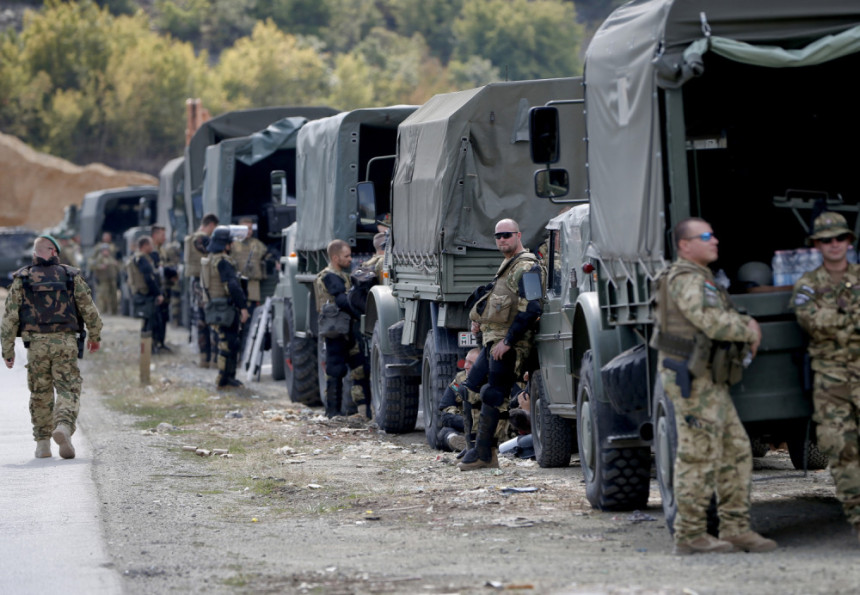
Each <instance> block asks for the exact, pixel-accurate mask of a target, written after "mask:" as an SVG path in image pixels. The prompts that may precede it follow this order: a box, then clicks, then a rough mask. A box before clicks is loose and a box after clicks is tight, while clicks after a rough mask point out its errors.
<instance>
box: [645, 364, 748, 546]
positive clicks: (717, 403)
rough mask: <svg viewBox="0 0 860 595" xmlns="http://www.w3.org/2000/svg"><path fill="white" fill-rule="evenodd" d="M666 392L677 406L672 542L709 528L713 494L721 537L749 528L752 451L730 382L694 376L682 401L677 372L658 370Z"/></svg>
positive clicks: (691, 538) (691, 537) (698, 535)
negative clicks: (676, 450) (686, 396)
mask: <svg viewBox="0 0 860 595" xmlns="http://www.w3.org/2000/svg"><path fill="white" fill-rule="evenodd" d="M660 378H661V380H662V382H663V389H664V390H665V391H666V396H667V397H669V400H670V401H671V402H672V404H673V405H674V406H675V426H676V428H677V432H678V452H677V455H676V457H675V472H674V490H675V502H677V506H678V512H677V515H676V516H675V542H676V543H680V542H684V541H691V540H693V539H696V538H697V537H700V536H702V535H704V534H705V532H706V531H707V515H708V507H709V506H710V503H711V497H712V496H713V495H714V494H716V496H717V511H718V513H719V517H720V534H721V535H738V534H739V533H743V532H745V531H748V530H749V528H750V485H751V480H752V450H751V447H750V440H749V436H747V433H746V430H744V427H743V424H741V420H740V418H739V417H738V413H737V411H736V410H735V406H734V403H732V398H731V396H730V395H729V389H728V386H726V385H725V384H723V385H715V384H714V383H713V382H712V381H711V379H710V377H702V378H695V379H694V380H693V385H692V390H691V395H690V397H689V398H687V399H685V398H683V397H682V396H681V389H680V388H679V387H678V385H677V384H676V382H675V372H673V371H671V370H667V369H665V368H662V367H661V368H660Z"/></svg>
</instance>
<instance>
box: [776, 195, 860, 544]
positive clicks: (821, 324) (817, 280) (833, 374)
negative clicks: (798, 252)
mask: <svg viewBox="0 0 860 595" xmlns="http://www.w3.org/2000/svg"><path fill="white" fill-rule="evenodd" d="M809 239H810V240H811V241H812V242H813V243H814V245H815V247H816V248H818V250H819V251H820V252H821V258H822V264H821V266H819V267H818V268H817V269H815V270H814V271H811V272H808V273H805V274H804V275H803V276H802V277H801V278H800V279H799V280H798V281H797V283H795V284H794V295H793V297H792V304H793V305H794V310H795V312H796V314H797V321H798V322H799V323H800V325H801V326H802V327H803V328H804V330H806V332H807V333H809V339H810V341H809V355H810V357H811V358H812V370H813V371H814V372H815V379H814V383H813V393H812V400H813V403H814V405H815V413H814V415H813V419H814V420H815V422H816V423H817V424H818V428H817V436H818V446H819V448H820V449H821V450H822V451H823V452H824V453H826V454H827V456H828V458H829V463H830V474H831V475H832V476H833V482H834V483H835V484H836V497H837V498H838V499H839V501H840V502H841V503H842V509H843V510H844V511H845V516H846V517H848V522H849V523H851V524H852V525H853V526H854V529H855V530H856V531H857V533H858V536H860V441H858V427H860V367H858V363H860V358H858V356H857V354H858V353H860V333H858V331H857V329H858V328H860V326H858V325H860V294H858V291H857V289H858V288H860V265H857V264H849V263H848V259H847V257H846V255H847V253H848V248H849V247H850V246H851V243H852V242H854V240H855V237H854V233H853V232H852V231H851V230H850V229H849V228H848V224H847V222H846V221H845V218H844V217H843V216H842V215H840V214H838V213H830V212H825V213H822V214H821V215H819V216H818V217H817V218H816V219H815V221H814V222H813V225H812V234H811V235H810V236H809Z"/></svg>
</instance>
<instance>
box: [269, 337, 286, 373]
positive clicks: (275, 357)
mask: <svg viewBox="0 0 860 595" xmlns="http://www.w3.org/2000/svg"><path fill="white" fill-rule="evenodd" d="M271 351H272V380H283V379H284V348H283V347H281V346H280V345H279V344H278V341H277V339H275V337H272V350H271Z"/></svg>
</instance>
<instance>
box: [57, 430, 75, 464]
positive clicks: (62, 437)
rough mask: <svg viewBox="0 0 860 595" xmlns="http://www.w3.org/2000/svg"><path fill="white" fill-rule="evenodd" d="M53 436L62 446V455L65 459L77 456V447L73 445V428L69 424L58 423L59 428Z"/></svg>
mask: <svg viewBox="0 0 860 595" xmlns="http://www.w3.org/2000/svg"><path fill="white" fill-rule="evenodd" d="M51 436H52V437H53V438H54V442H56V443H57V445H58V446H59V447H60V456H61V457H63V458H64V459H74V458H75V447H74V446H73V445H72V428H70V427H69V424H64V423H60V424H57V428H56V429H55V430H54V433H53V434H51Z"/></svg>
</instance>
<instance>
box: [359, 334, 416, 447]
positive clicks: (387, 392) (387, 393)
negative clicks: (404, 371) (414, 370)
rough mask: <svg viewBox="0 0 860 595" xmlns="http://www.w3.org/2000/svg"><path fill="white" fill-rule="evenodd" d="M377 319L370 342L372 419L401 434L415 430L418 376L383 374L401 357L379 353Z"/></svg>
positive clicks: (382, 426) (384, 428) (389, 431)
mask: <svg viewBox="0 0 860 595" xmlns="http://www.w3.org/2000/svg"><path fill="white" fill-rule="evenodd" d="M383 332H384V331H383V329H382V327H381V324H380V323H379V322H377V323H376V325H375V326H374V327H373V337H372V339H371V343H370V394H371V405H372V407H373V418H374V419H375V420H376V424H377V425H378V426H379V428H380V429H381V430H384V431H386V432H388V433H389V434H403V433H405V432H411V431H412V430H414V429H415V420H416V419H417V418H418V382H419V380H420V378H419V377H417V376H386V365H387V364H393V363H401V360H399V359H398V358H395V357H393V356H390V355H386V354H385V353H383V352H382V347H381V344H380V341H381V339H380V335H381V334H382V333H383Z"/></svg>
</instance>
